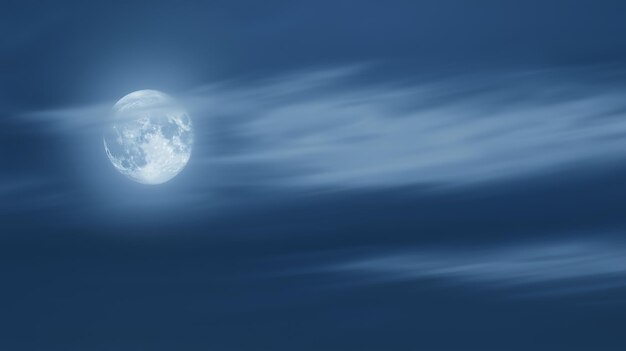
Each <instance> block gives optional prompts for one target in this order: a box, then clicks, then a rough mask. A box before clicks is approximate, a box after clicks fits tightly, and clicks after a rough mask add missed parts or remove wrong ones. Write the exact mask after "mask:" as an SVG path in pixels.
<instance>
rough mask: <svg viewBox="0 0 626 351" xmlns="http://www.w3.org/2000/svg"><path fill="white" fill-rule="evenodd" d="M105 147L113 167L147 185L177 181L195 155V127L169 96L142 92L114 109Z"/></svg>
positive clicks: (123, 100) (123, 99)
mask: <svg viewBox="0 0 626 351" xmlns="http://www.w3.org/2000/svg"><path fill="white" fill-rule="evenodd" d="M112 119H113V120H112V123H111V125H110V126H108V127H107V128H106V130H105V133H104V138H103V139H104V148H105V151H106V154H107V156H108V157H109V160H111V163H112V164H113V166H114V167H115V168H116V169H117V170H118V171H119V172H120V173H122V174H124V175H126V176H127V177H128V178H130V179H132V180H134V181H136V182H139V183H143V184H161V183H165V182H167V181H168V180H170V179H172V178H174V177H175V176H176V175H177V174H178V173H179V172H180V171H181V170H182V169H183V168H184V167H185V165H186V164H187V162H188V161H189V158H190V156H191V148H192V143H193V128H192V125H191V119H190V118H189V115H188V114H187V112H186V111H185V110H184V109H183V108H182V107H181V106H180V105H179V104H178V103H177V102H176V101H175V100H174V99H173V98H172V97H170V96H169V95H167V94H165V93H162V92H160V91H156V90H139V91H135V92H133V93H130V94H128V95H126V96H124V97H123V98H121V99H120V100H119V101H118V102H117V103H116V104H115V106H113V117H112Z"/></svg>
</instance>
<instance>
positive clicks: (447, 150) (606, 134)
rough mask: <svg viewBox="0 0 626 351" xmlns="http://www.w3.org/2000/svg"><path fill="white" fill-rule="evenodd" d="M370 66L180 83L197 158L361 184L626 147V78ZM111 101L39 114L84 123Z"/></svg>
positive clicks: (269, 180) (501, 171)
mask: <svg viewBox="0 0 626 351" xmlns="http://www.w3.org/2000/svg"><path fill="white" fill-rule="evenodd" d="M363 70H364V68H363V67H360V66H359V67H348V68H343V69H332V70H319V71H307V72H299V73H294V74H290V75H284V76H280V77H274V78H271V79H265V80H257V81H247V82H230V83H222V84H213V85H209V86H205V87H201V88H198V89H195V90H192V91H189V92H186V93H182V94H179V95H178V97H179V98H181V100H183V101H185V103H186V104H187V106H189V108H190V110H191V111H192V117H193V118H194V119H195V122H196V126H197V128H196V132H197V133H198V136H199V137H198V138H196V140H197V144H196V150H200V152H195V153H194V157H195V158H192V160H191V162H192V163H194V162H195V163H196V165H198V167H196V168H195V169H196V170H200V171H201V172H202V171H203V170H204V171H206V172H207V173H210V174H211V176H212V178H211V179H212V182H213V184H217V185H218V186H219V185H227V186H248V187H255V186H260V187H282V188H289V189H293V188H296V187H299V188H306V187H331V188H357V187H388V186H397V185H407V184H420V183H429V184H433V183H434V184H443V185H446V184H448V185H459V184H461V185H462V184H472V183H476V182H485V181H493V180H496V181H498V180H502V179H510V178H515V177H523V176H527V175H529V174H531V175H532V174H537V173H540V172H544V171H551V170H555V169H559V168H560V167H564V166H568V165H572V164H576V163H585V162H588V163H592V162H605V161H611V160H616V159H620V158H623V155H624V151H623V150H626V90H624V89H622V88H621V87H617V86H614V85H611V84H608V83H606V84H604V83H598V81H597V80H595V81H593V80H591V79H588V78H584V79H583V78H580V79H576V78H572V77H569V78H568V77H567V74H568V72H555V71H534V72H512V73H511V72H509V73H498V74H496V73H488V74H483V75H474V76H459V77H456V78H455V77H452V78H451V77H447V78H445V79H443V78H442V79H439V80H437V79H429V80H424V81H421V82H420V81H419V80H417V79H414V80H413V82H411V83H406V82H404V83H399V82H395V83H394V82H391V83H389V82H386V83H381V82H380V81H379V82H378V83H374V82H369V83H364V82H363V81H362V79H361V78H362V77H367V75H364V74H363ZM591 75H593V74H591ZM582 76H584V75H580V74H579V75H578V77H582ZM592 81H593V82H594V83H593V84H592V83H591V82H592ZM102 111H103V109H102V107H101V106H95V107H87V108H81V109H68V110H57V111H49V112H43V113H37V114H34V116H37V118H50V119H52V120H55V121H57V122H58V124H59V125H64V126H66V127H67V128H68V129H67V131H70V132H77V130H79V129H80V128H76V127H77V126H80V125H85V126H86V125H91V126H97V125H98V123H91V124H90V123H89V121H91V122H93V121H94V120H93V119H92V117H93V116H95V115H102V113H101V112H102ZM201 178H202V179H205V177H201Z"/></svg>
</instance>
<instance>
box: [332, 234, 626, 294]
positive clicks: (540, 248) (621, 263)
mask: <svg viewBox="0 0 626 351" xmlns="http://www.w3.org/2000/svg"><path fill="white" fill-rule="evenodd" d="M320 271H322V272H335V273H336V272H341V273H345V274H352V275H355V274H358V275H365V276H366V277H367V279H366V281H367V283H368V284H385V283H395V282H410V281H414V282H418V281H431V282H432V281H439V282H441V281H443V282H448V283H460V284H466V285H470V286H474V287H477V288H497V289H506V290H507V291H510V292H513V294H514V295H521V296H524V295H534V296H537V295H546V294H548V295H549V294H558V295H561V294H576V293H589V292H593V291H598V290H605V289H610V288H620V287H624V286H626V247H625V246H623V245H621V244H617V245H616V244H614V243H608V242H590V241H562V242H550V243H536V244H532V245H515V244H508V245H506V246H501V247H487V248H474V249H472V248H463V249H458V250H450V249H447V250H445V249H444V250H433V249H430V250H428V249H418V248H417V249H413V250H410V249H408V250H402V251H396V252H387V253H380V254H372V255H369V256H368V255H362V256H361V257H358V258H351V259H344V260H343V261H342V262H339V263H337V264H331V265H328V266H326V267H324V268H322V269H320Z"/></svg>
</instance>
